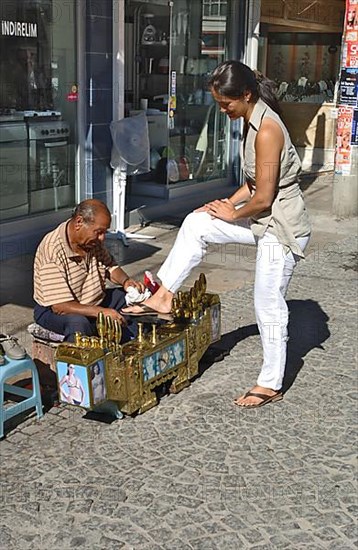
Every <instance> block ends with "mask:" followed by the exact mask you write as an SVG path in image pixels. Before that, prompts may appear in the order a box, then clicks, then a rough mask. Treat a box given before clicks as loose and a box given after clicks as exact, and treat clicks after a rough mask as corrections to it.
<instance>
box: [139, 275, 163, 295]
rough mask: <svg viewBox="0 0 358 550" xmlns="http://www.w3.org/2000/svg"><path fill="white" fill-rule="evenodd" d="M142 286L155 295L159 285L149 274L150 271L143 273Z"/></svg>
mask: <svg viewBox="0 0 358 550" xmlns="http://www.w3.org/2000/svg"><path fill="white" fill-rule="evenodd" d="M143 281H144V286H145V287H146V288H148V289H149V290H150V291H151V293H152V294H155V293H156V292H157V290H158V289H159V286H160V285H159V284H158V283H157V281H155V280H154V277H153V275H152V274H151V272H150V271H145V272H144V279H143Z"/></svg>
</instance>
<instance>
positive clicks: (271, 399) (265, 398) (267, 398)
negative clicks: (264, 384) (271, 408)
mask: <svg viewBox="0 0 358 550" xmlns="http://www.w3.org/2000/svg"><path fill="white" fill-rule="evenodd" d="M246 397H258V398H259V399H261V400H262V401H260V402H259V403H251V404H250V403H249V404H248V405H245V404H244V403H238V401H237V399H235V401H234V403H235V405H237V406H238V407H243V408H245V409H256V408H257V407H263V406H264V405H266V404H267V403H275V401H281V400H282V399H283V395H282V393H281V392H278V393H275V394H274V395H267V393H257V392H254V391H248V392H246V393H245V395H244V399H246Z"/></svg>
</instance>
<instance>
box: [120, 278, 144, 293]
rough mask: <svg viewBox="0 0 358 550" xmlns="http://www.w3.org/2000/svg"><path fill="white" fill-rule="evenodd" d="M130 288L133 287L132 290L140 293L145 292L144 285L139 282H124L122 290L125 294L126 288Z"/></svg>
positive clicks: (129, 280)
mask: <svg viewBox="0 0 358 550" xmlns="http://www.w3.org/2000/svg"><path fill="white" fill-rule="evenodd" d="M130 286H134V288H136V289H137V290H139V292H141V293H142V292H144V291H145V286H144V283H141V282H140V281H135V280H134V279H130V278H129V279H127V280H126V281H124V285H123V288H124V290H125V291H126V292H127V290H128V287H130Z"/></svg>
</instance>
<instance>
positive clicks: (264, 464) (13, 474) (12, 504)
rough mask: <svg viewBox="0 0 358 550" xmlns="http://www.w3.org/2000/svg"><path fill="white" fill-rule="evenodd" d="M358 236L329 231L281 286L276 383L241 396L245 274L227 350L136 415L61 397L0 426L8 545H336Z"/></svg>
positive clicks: (344, 518) (229, 313)
mask: <svg viewBox="0 0 358 550" xmlns="http://www.w3.org/2000/svg"><path fill="white" fill-rule="evenodd" d="M356 260H357V242H356V240H355V239H353V238H348V239H345V240H344V241H341V242H339V243H337V244H331V245H329V246H326V247H325V249H324V251H321V252H320V253H319V254H318V253H317V254H315V253H313V254H311V256H310V257H309V258H308V259H307V261H306V262H301V264H300V265H299V266H298V268H297V270H296V273H295V276H294V278H293V281H292V283H291V287H290V289H289V296H288V300H289V306H290V311H291V317H290V334H291V339H290V342H289V369H288V372H287V376H286V379H285V387H286V388H287V389H288V391H287V393H286V395H285V399H284V400H283V401H282V402H280V403H277V404H270V405H267V406H265V407H263V408H260V409H257V410H252V411H245V410H241V409H238V408H237V407H235V406H234V405H233V404H232V398H233V397H234V396H235V395H236V394H237V393H240V392H242V391H243V390H245V389H246V388H248V387H250V386H251V385H252V383H253V382H254V381H255V378H256V375H257V373H258V370H259V365H260V361H261V347H260V341H259V337H258V334H257V330H256V326H255V324H254V316H253V307H252V287H249V288H246V289H244V290H242V291H236V292H235V291H229V292H225V293H223V294H222V303H223V320H224V322H223V333H224V336H223V340H222V343H221V345H224V346H225V347H226V348H227V349H230V354H229V355H228V356H227V357H225V359H224V360H223V361H221V362H216V363H213V364H212V365H208V364H206V365H204V367H208V368H203V371H204V372H203V373H202V375H201V377H200V378H198V379H197V380H196V381H194V382H193V384H192V385H191V386H190V388H188V389H186V390H183V391H182V392H181V393H179V394H178V395H172V396H167V397H164V398H163V399H162V400H161V402H160V404H159V405H158V406H157V407H155V408H153V409H151V410H150V411H148V412H146V413H145V414H143V415H141V416H137V417H136V418H129V417H127V418H125V419H124V420H119V421H116V422H113V423H112V424H104V423H99V422H96V421H90V420H86V419H84V418H83V412H82V411H81V410H78V409H71V408H68V407H66V406H61V407H59V408H52V409H51V410H50V411H49V412H48V413H47V414H45V416H44V417H43V419H42V420H41V421H37V420H36V419H35V418H34V417H32V418H28V419H27V420H26V421H25V422H23V423H21V424H19V426H18V427H17V428H15V429H14V430H12V431H11V432H10V433H9V434H8V436H7V438H6V440H4V441H3V442H1V471H2V481H1V511H0V514H1V519H2V522H1V523H2V528H1V534H0V545H1V548H4V549H7V550H8V549H19V550H20V549H21V550H23V549H27V548H33V549H36V550H39V549H46V550H48V549H49V548H51V549H53V550H60V549H68V548H84V549H91V550H97V549H98V550H99V549H101V550H102V549H103V550H110V549H115V550H117V549H122V548H123V549H124V550H130V549H135V550H154V549H155V550H190V549H194V550H201V549H203V550H216V549H220V550H229V549H230V550H231V549H235V550H236V549H245V548H251V549H264V548H265V549H286V548H287V549H296V548H298V549H303V548H307V549H310V550H312V549H320V548H326V549H332V550H333V549H334V550H337V549H338V550H344V549H349V548H354V547H355V545H356V543H357V532H356V524H355V517H356V511H357V498H356V494H357V487H356V462H355V449H356V445H355V437H356V434H355V430H354V427H355V421H356V412H357V411H356V405H355V403H356V398H357V379H356V372H355V369H356V319H357V309H356V296H357V287H356V283H357V277H356V271H357V267H356Z"/></svg>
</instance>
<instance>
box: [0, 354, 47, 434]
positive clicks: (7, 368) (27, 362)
mask: <svg viewBox="0 0 358 550" xmlns="http://www.w3.org/2000/svg"><path fill="white" fill-rule="evenodd" d="M5 360H6V363H5V365H2V366H0V438H1V437H4V423H5V421H6V420H9V418H12V417H13V416H16V415H17V414H20V413H22V412H24V411H26V410H27V409H31V408H32V407H36V412H37V417H38V418H40V417H41V416H43V412H42V401H41V391H40V381H39V374H38V372H37V368H36V365H35V363H34V362H33V360H32V359H31V357H29V356H28V355H27V356H26V358H25V359H21V360H15V359H8V358H7V357H5ZM27 370H30V371H31V373H32V388H33V389H32V390H28V389H26V388H19V387H18V386H14V385H12V384H5V381H6V380H8V379H9V378H11V377H13V376H15V375H17V374H21V373H22V372H25V371H27ZM5 392H7V393H10V394H13V395H19V396H20V397H25V398H26V399H24V400H23V401H21V402H20V403H16V405H9V406H8V407H6V409H5V408H4V393H5Z"/></svg>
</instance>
